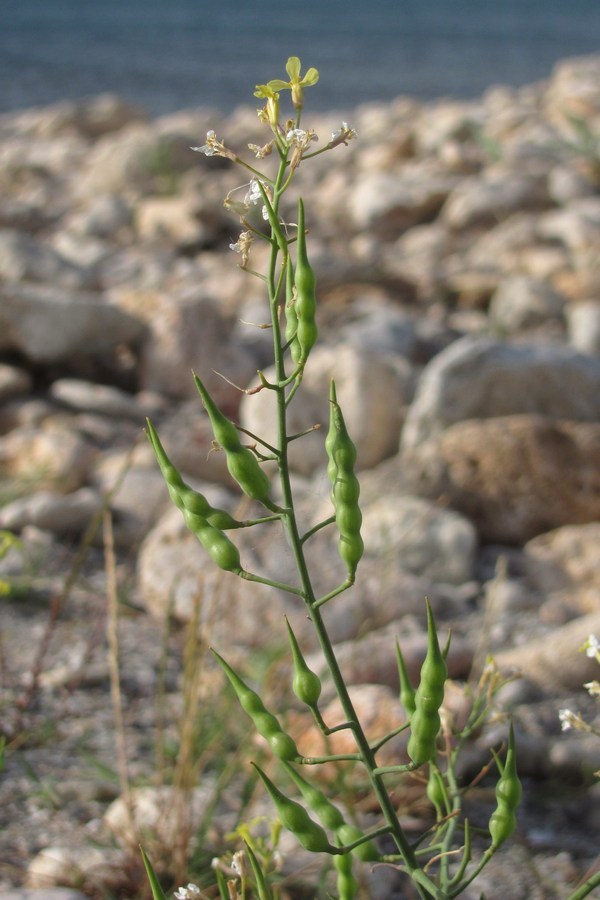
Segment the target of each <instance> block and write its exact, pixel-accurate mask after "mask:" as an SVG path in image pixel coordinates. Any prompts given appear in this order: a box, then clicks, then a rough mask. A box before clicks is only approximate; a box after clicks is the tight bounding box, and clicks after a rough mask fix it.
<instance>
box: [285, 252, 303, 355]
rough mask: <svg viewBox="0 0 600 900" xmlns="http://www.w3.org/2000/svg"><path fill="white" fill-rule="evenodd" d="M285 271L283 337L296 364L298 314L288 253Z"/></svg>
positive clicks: (300, 353)
mask: <svg viewBox="0 0 600 900" xmlns="http://www.w3.org/2000/svg"><path fill="white" fill-rule="evenodd" d="M286 259H287V262H286V266H287V268H286V271H285V288H286V291H285V293H286V297H285V339H286V341H287V343H288V344H289V347H290V355H291V357H292V360H293V361H294V362H295V363H296V364H298V363H299V362H300V359H301V357H302V351H301V350H300V343H299V341H298V335H297V332H298V316H297V314H296V298H295V290H294V266H293V264H292V260H291V258H290V256H289V255H288V256H287V257H286Z"/></svg>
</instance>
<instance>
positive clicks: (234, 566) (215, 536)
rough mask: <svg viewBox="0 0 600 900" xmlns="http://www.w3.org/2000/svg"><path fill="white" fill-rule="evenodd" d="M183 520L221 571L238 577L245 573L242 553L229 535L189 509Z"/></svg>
mask: <svg viewBox="0 0 600 900" xmlns="http://www.w3.org/2000/svg"><path fill="white" fill-rule="evenodd" d="M183 518H184V520H185V524H186V525H187V527H188V528H189V529H190V531H191V532H192V533H193V534H195V535H196V537H197V538H198V540H199V541H200V543H201V544H202V546H203V547H204V549H205V550H206V551H207V552H208V553H209V555H210V558H211V559H212V561H213V562H214V563H216V565H217V566H218V567H219V568H220V569H223V570H224V571H225V572H235V574H237V575H239V574H241V573H242V572H243V569H242V564H241V562H240V551H239V550H238V548H237V547H236V546H235V544H234V543H233V542H232V541H230V540H229V538H228V537H227V535H225V534H223V532H222V531H219V529H218V528H215V526H214V525H211V524H210V523H209V522H207V521H206V520H205V519H202V518H201V517H200V516H194V515H193V514H192V513H190V512H188V510H187V509H184V510H183Z"/></svg>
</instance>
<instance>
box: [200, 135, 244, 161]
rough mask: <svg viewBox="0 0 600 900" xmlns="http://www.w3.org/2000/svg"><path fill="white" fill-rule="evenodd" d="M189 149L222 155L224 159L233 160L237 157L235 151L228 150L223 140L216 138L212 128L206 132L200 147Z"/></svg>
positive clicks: (206, 154) (208, 154)
mask: <svg viewBox="0 0 600 900" xmlns="http://www.w3.org/2000/svg"><path fill="white" fill-rule="evenodd" d="M190 150H195V151H196V153H204V155H205V156H224V157H225V159H231V160H232V161H233V162H235V161H236V159H237V156H236V155H235V153H233V151H231V150H228V149H227V147H226V146H225V144H224V143H223V141H220V140H218V138H217V135H216V133H215V132H214V131H212V130H211V131H207V132H206V143H205V144H203V145H202V146H201V147H190Z"/></svg>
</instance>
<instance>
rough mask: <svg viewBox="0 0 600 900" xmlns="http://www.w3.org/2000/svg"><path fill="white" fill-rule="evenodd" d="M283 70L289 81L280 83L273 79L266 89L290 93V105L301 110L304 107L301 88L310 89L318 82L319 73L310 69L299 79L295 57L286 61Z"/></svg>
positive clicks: (297, 63)
mask: <svg viewBox="0 0 600 900" xmlns="http://www.w3.org/2000/svg"><path fill="white" fill-rule="evenodd" d="M285 70H286V72H287V73H288V75H289V76H290V80H289V81H281V80H280V79H278V78H275V79H274V80H273V81H269V83H268V87H270V88H271V89H272V90H273V91H285V90H288V91H290V90H291V92H292V103H293V104H294V106H295V107H296V109H302V107H303V106H304V96H303V88H305V87H311V86H312V85H313V84H316V83H317V81H318V80H319V73H318V71H317V69H315V68H310V69H308V71H307V72H306V74H305V75H304V77H303V78H301V77H300V60H299V59H298V57H297V56H290V58H289V59H288V61H287V63H286V65H285Z"/></svg>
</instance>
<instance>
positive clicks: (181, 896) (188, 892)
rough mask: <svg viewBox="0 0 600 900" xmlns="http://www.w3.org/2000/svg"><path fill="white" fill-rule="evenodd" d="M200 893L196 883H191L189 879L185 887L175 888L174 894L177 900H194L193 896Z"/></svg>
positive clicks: (197, 895)
mask: <svg viewBox="0 0 600 900" xmlns="http://www.w3.org/2000/svg"><path fill="white" fill-rule="evenodd" d="M200 893H201V891H200V888H199V887H198V885H197V884H192V882H191V881H190V883H189V884H188V885H187V887H180V888H179V889H178V890H176V891H175V895H174V896H175V897H176V898H177V900H194V898H195V897H199V896H200Z"/></svg>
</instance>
